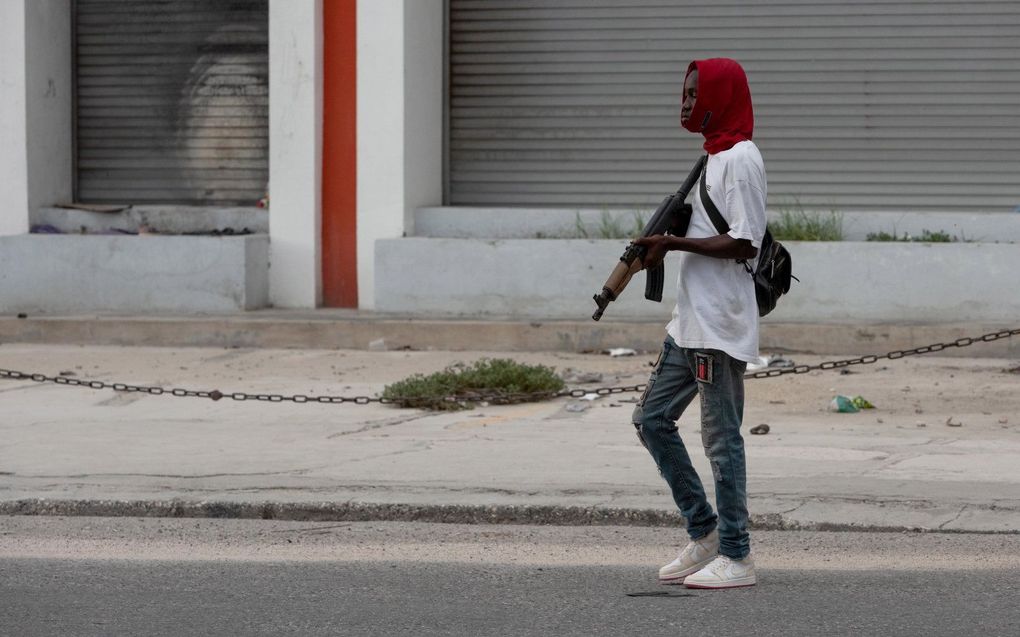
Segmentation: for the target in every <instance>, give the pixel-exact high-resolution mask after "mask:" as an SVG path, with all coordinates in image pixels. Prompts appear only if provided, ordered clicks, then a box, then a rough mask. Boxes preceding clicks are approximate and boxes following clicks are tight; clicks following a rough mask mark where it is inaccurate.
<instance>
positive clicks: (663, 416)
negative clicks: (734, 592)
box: [633, 337, 751, 559]
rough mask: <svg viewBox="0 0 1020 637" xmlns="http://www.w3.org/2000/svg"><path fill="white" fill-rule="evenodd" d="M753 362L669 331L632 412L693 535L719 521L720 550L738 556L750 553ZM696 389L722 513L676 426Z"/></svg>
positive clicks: (640, 435) (707, 530)
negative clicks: (748, 438) (681, 340)
mask: <svg viewBox="0 0 1020 637" xmlns="http://www.w3.org/2000/svg"><path fill="white" fill-rule="evenodd" d="M746 368H747V363H745V362H743V361H739V360H737V359H735V358H732V357H731V356H729V355H728V354H726V353H725V352H721V351H719V350H713V349H708V350H697V349H687V348H683V347H679V346H677V345H676V343H675V342H674V341H673V339H672V337H667V338H666V342H665V343H664V344H663V346H662V353H661V354H660V355H659V360H658V362H657V363H656V365H655V370H654V371H653V372H652V375H651V377H650V378H649V379H648V386H647V388H646V389H645V393H644V394H643V395H642V396H641V400H639V401H638V406H637V407H636V408H635V409H634V416H633V422H634V426H635V427H636V428H637V434H638V438H639V439H640V440H641V443H642V444H643V445H644V446H645V448H647V449H648V451H649V452H650V453H651V454H652V458H654V459H655V464H656V465H658V467H659V473H660V474H661V475H662V477H663V478H664V479H665V480H666V483H667V484H668V485H669V488H670V490H671V491H672V492H673V500H674V501H675V502H676V504H677V506H678V507H679V508H680V513H681V514H682V515H683V517H684V519H685V520H686V522H687V533H688V534H689V535H690V537H691V539H694V540H697V539H699V538H701V537H704V536H705V535H708V534H709V533H711V532H712V530H713V529H715V528H716V527H718V529H719V552H720V553H721V554H723V555H725V556H727V557H731V558H733V559H743V558H744V557H746V556H747V555H748V554H749V553H750V552H751V540H750V536H749V535H748V533H747V474H746V468H745V460H744V439H743V438H742V437H741V435H740V424H741V421H742V420H743V416H744V370H745V369H746ZM695 395H700V396H701V442H702V444H703V445H704V447H705V455H706V456H707V457H708V459H709V462H710V463H711V466H712V476H713V478H714V479H715V502H716V508H717V509H718V512H719V513H718V515H716V513H715V512H714V511H713V510H712V505H710V504H709V503H708V498H707V497H706V496H705V488H704V487H703V486H702V483H701V478H700V477H699V476H698V473H697V472H696V471H695V470H694V466H693V465H692V464H691V458H690V456H689V455H688V454H687V448H686V447H684V443H683V441H682V440H681V439H680V434H679V433H678V431H677V427H676V421H677V419H678V418H680V414H682V413H683V412H684V409H686V408H687V406H688V405H690V404H691V401H692V400H693V399H694V397H695Z"/></svg>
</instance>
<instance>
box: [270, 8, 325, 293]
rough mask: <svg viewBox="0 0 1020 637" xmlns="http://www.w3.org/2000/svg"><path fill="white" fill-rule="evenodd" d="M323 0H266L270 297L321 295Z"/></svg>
mask: <svg viewBox="0 0 1020 637" xmlns="http://www.w3.org/2000/svg"><path fill="white" fill-rule="evenodd" d="M321 183H322V0H269V237H270V268H269V297H270V302H271V303H272V304H273V305H274V306H276V307H292V308H301V307H306V308H311V307H317V306H318V305H319V303H320V300H321V297H322V274H321V272H322V269H321V267H320V256H319V255H320V247H319V246H320V239H319V234H320V229H321V219H322V216H321V215H322V213H321V208H322V188H321Z"/></svg>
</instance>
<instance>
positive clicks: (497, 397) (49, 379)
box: [0, 328, 1020, 407]
mask: <svg viewBox="0 0 1020 637" xmlns="http://www.w3.org/2000/svg"><path fill="white" fill-rule="evenodd" d="M1018 335H1020V328H1017V329H1012V330H1001V331H999V332H990V333H988V334H984V335H982V336H975V337H964V338H958V339H956V340H955V341H953V342H951V343H933V344H931V345H924V346H922V347H915V348H914V349H904V350H893V351H891V352H887V353H886V354H882V355H877V354H869V355H868V356H861V357H858V358H847V359H843V360H835V361H826V362H824V363H819V364H817V365H796V366H794V367H782V368H774V369H764V370H762V371H759V372H750V373H747V374H745V375H744V378H748V379H757V378H775V377H777V376H785V375H787V374H806V373H808V372H811V371H815V370H830V369H842V368H845V367H849V366H851V365H870V364H872V363H876V362H878V361H880V360H883V359H888V360H897V359H900V358H905V357H907V356H917V355H920V354H930V353H933V352H941V351H943V350H945V349H949V348H951V347H967V346H969V345H973V344H975V343H991V342H992V341H997V340H999V339H1002V338H1009V337H1011V336H1018ZM4 378H6V379H10V380H30V381H33V382H36V383H55V384H57V385H67V386H70V387H87V388H89V389H112V390H113V391H117V392H125V393H141V394H150V395H152V396H165V395H169V396H174V397H177V398H205V399H208V400H213V401H218V400H222V399H224V398H229V399H230V400H234V401H238V402H244V401H248V400H253V401H259V402H268V403H283V402H292V403H297V404H306V403H319V404H330V405H338V404H352V405H369V404H372V403H379V404H383V405H391V404H402V405H406V406H408V407H415V406H422V405H425V404H426V403H430V402H432V399H426V398H417V397H407V398H405V397H396V398H392V397H391V398H383V397H371V396H328V395H323V396H306V395H304V394H294V395H285V394H248V393H244V392H232V393H229V394H224V393H223V392H221V391H220V390H218V389H214V390H212V391H197V390H193V389H181V388H172V389H168V388H165V387H158V386H147V385H128V384H127V383H105V382H103V381H99V380H83V379H78V378H69V377H67V376H46V375H45V374H39V373H30V372H19V371H17V370H12V369H0V379H4ZM645 387H646V385H644V384H641V385H621V386H618V387H599V388H596V389H562V390H560V391H556V392H551V391H545V392H530V393H528V392H520V393H506V392H496V393H468V394H460V395H456V396H445V397H444V398H443V399H442V400H443V401H444V402H454V403H480V402H488V403H490V404H496V405H508V404H515V403H522V402H533V401H536V400H548V399H552V398H564V397H566V398H583V397H584V396H587V395H588V394H595V395H597V396H608V395H611V394H624V393H632V392H643V391H644V390H645Z"/></svg>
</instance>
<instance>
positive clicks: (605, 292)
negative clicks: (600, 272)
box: [591, 156, 707, 321]
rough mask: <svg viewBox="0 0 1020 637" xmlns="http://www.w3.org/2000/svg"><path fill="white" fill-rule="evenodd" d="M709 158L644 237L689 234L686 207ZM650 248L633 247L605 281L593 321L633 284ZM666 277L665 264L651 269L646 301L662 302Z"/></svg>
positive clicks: (667, 202)
mask: <svg viewBox="0 0 1020 637" xmlns="http://www.w3.org/2000/svg"><path fill="white" fill-rule="evenodd" d="M706 159H707V156H702V157H701V158H699V159H698V161H697V162H696V163H695V164H694V169H693V170H691V174H689V175H687V179H685V180H684V183H683V184H681V185H680V189H679V190H677V191H676V192H675V193H673V194H672V195H669V196H668V197H666V198H665V199H663V200H662V203H661V204H659V207H658V209H656V211H655V214H653V215H652V218H651V219H649V220H648V223H647V224H645V229H644V230H642V231H641V236H642V237H650V236H653V235H657V234H671V235H674V236H678V237H682V236H684V235H686V234H687V226H688V225H689V224H690V222H691V206H690V204H686V203H684V201H685V200H686V199H687V194H688V193H690V192H691V189H692V188H693V187H694V184H695V183H697V181H698V177H699V176H701V171H702V170H703V169H704V167H705V160H706ZM647 253H648V248H646V247H644V246H639V245H635V244H634V243H631V244H630V245H629V246H627V249H626V250H624V251H623V256H622V257H620V262H619V263H617V264H616V267H615V268H614V269H613V272H612V274H610V275H609V278H608V279H606V283H605V285H603V286H602V291H601V292H599V293H598V294H596V295H595V296H594V297H592V298H594V299H595V305H597V306H598V308H597V309H596V310H595V313H594V314H592V315H591V317H592V319H594V320H596V321H597V320H599V319H600V318H602V313H603V312H605V311H606V307H607V306H608V305H609V304H610V303H612V302H613V301H615V300H616V299H618V298H619V297H620V293H621V292H623V289H624V288H625V287H627V284H628V283H630V279H631V277H633V276H634V274H635V273H637V272H638V271H640V270H641V269H642V268H644V259H645V256H646V255H647ZM664 277H665V267H664V266H663V264H662V263H660V264H658V265H657V266H655V267H654V268H649V269H648V271H647V273H646V274H645V298H646V299H648V300H649V301H655V302H659V301H661V300H662V284H663V279H664Z"/></svg>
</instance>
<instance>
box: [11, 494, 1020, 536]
mask: <svg viewBox="0 0 1020 637" xmlns="http://www.w3.org/2000/svg"><path fill="white" fill-rule="evenodd" d="M0 515H24V516H61V517H78V516H81V517H142V518H215V519H239V520H285V521H295V522H428V523H434V524H513V525H518V524H520V525H523V524H531V525H540V526H647V527H676V526H679V525H681V519H680V517H679V515H678V514H677V513H676V512H672V511H664V510H659V509H628V508H591V507H569V506H534V505H491V506H488V505H475V506H472V505H430V504H424V505H421V504H390V503H369V502H317V503H307V502H210V501H186V500H162V501H160V500H47V499H25V500H9V501H6V502H0ZM749 526H750V528H751V530H756V531H834V532H838V531H857V532H871V533H954V534H958V533H976V534H981V535H1018V534H1020V531H973V530H957V529H931V528H925V527H912V526H878V525H866V524H854V523H832V522H808V523H804V522H798V521H794V520H790V519H787V518H785V517H784V516H783V515H782V514H779V513H767V514H759V515H755V514H752V515H751V518H750V525H749Z"/></svg>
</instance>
